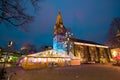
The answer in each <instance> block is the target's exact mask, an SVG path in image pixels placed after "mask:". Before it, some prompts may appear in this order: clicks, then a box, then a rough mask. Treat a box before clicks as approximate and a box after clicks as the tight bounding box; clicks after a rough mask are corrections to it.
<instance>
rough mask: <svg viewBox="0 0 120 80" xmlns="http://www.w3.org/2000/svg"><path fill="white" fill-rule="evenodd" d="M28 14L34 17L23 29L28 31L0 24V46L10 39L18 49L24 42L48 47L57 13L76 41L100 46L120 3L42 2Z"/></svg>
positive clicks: (119, 14) (106, 0)
mask: <svg viewBox="0 0 120 80" xmlns="http://www.w3.org/2000/svg"><path fill="white" fill-rule="evenodd" d="M26 5H27V4H26ZM28 11H29V13H31V14H34V16H35V20H34V21H33V22H32V23H30V24H29V25H28V26H27V27H28V28H29V32H25V31H23V30H20V29H18V28H14V27H12V26H11V25H7V27H5V24H0V26H1V28H0V46H6V45H7V43H8V41H10V40H13V41H14V42H15V43H16V45H18V46H19V47H21V46H22V45H23V44H24V43H26V42H30V43H32V44H35V45H36V46H37V47H40V46H41V45H52V38H53V36H52V33H53V28H54V25H55V22H56V18H57V14H58V11H60V12H61V15H62V18H63V23H64V26H65V27H67V28H71V29H72V32H73V34H74V35H75V36H77V37H78V38H79V39H83V40H90V41H94V42H97V43H100V44H104V42H105V40H106V38H107V36H108V31H109V28H110V24H111V22H112V20H113V19H114V18H115V17H120V0H43V1H42V2H41V3H40V9H39V10H38V11H37V13H33V12H34V11H32V9H29V10H28Z"/></svg>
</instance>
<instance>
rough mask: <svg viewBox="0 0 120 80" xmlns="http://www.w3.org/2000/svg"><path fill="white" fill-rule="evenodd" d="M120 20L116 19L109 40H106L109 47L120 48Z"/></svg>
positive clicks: (112, 24)
mask: <svg viewBox="0 0 120 80" xmlns="http://www.w3.org/2000/svg"><path fill="white" fill-rule="evenodd" d="M119 34H120V18H118V17H117V18H114V19H113V21H112V23H111V27H110V30H109V33H108V38H107V40H106V45H108V46H109V47H111V48H113V47H120V41H119V40H118V39H119V38H120V36H119Z"/></svg>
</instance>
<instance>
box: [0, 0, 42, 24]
mask: <svg viewBox="0 0 120 80" xmlns="http://www.w3.org/2000/svg"><path fill="white" fill-rule="evenodd" d="M39 1H41V0H0V23H4V22H8V23H10V24H12V25H13V26H24V25H25V24H27V23H29V22H30V21H32V20H33V16H32V15H30V14H28V13H27V12H26V11H25V10H26V9H27V8H30V7H29V5H31V6H32V7H34V9H36V8H37V7H38V5H39ZM27 3H29V4H27ZM25 6H27V7H25Z"/></svg>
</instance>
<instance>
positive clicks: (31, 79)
mask: <svg viewBox="0 0 120 80" xmlns="http://www.w3.org/2000/svg"><path fill="white" fill-rule="evenodd" d="M7 72H8V73H9V75H10V74H13V73H14V72H15V73H16V75H15V74H14V75H13V76H12V80H120V67H118V66H112V65H111V64H110V65H106V64H104V65H103V64H81V65H80V66H66V67H56V68H46V69H37V70H23V69H22V68H20V67H19V68H17V67H9V68H7Z"/></svg>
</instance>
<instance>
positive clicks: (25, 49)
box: [21, 43, 37, 54]
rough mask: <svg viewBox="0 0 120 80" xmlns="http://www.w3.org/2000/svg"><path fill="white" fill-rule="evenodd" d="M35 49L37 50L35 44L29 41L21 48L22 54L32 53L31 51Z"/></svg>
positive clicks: (33, 51)
mask: <svg viewBox="0 0 120 80" xmlns="http://www.w3.org/2000/svg"><path fill="white" fill-rule="evenodd" d="M36 51H37V50H36V46H35V45H34V44H31V43H25V44H23V46H22V48H21V53H22V54H32V53H35V52H36Z"/></svg>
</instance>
